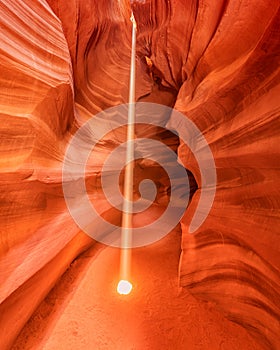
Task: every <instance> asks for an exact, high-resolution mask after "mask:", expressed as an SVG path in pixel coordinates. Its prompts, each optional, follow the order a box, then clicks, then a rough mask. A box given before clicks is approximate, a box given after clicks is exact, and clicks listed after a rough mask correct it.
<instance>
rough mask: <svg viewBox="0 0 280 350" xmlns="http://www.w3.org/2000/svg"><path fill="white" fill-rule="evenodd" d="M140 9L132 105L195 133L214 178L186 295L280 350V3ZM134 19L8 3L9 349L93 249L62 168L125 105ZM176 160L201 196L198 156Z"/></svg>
mask: <svg viewBox="0 0 280 350" xmlns="http://www.w3.org/2000/svg"><path fill="white" fill-rule="evenodd" d="M133 9H134V14H135V17H136V20H137V23H138V34H137V35H138V36H137V99H138V100H140V101H152V102H158V103H162V104H166V105H169V106H175V108H176V109H178V110H179V111H181V112H183V113H184V114H185V115H186V116H187V117H188V118H190V119H191V120H192V121H193V122H195V124H196V125H197V126H198V127H199V129H200V130H201V132H202V133H203V135H204V136H205V138H206V140H207V142H208V144H209V145H210V147H211V150H212V152H213V155H214V159H215V163H216V167H217V177H218V181H217V191H216V197H215V201H214V204H213V207H212V210H211V212H210V215H209V216H208V218H207V220H206V221H205V223H204V224H203V226H202V227H201V228H200V229H199V230H198V231H197V232H195V233H194V234H189V233H188V225H189V222H190V219H191V217H192V214H193V213H194V211H195V209H196V206H197V202H198V199H199V196H200V189H198V190H197V191H196V193H195V195H194V197H193V199H192V202H191V205H190V207H189V208H188V210H187V212H186V215H185V216H184V218H183V220H182V231H183V233H182V255H181V263H180V281H181V285H182V286H183V287H186V288H188V289H189V290H190V291H191V292H192V293H193V295H195V296H196V297H198V298H202V299H203V300H207V301H210V302H213V303H215V304H216V305H217V308H218V309H220V310H221V312H222V313H223V314H224V315H225V316H226V317H228V318H229V319H230V320H233V321H234V322H237V323H239V324H241V325H242V326H244V327H245V328H246V329H247V330H248V331H249V332H251V333H252V335H253V336H255V337H257V338H258V340H259V341H260V343H261V344H263V346H264V348H267V349H271V348H272V349H277V348H278V347H279V346H280V340H279V335H278V333H279V319H280V317H279V315H280V310H279V305H280V297H279V287H280V286H279V284H280V280H279V268H280V266H279V248H280V246H279V239H278V236H279V206H280V203H279V189H278V188H277V187H276V181H277V179H278V177H279V164H278V163H279V151H278V148H279V147H278V142H277V141H278V135H279V93H280V86H279V81H280V79H279V53H280V52H279V47H280V45H279V44H280V43H279V23H280V18H279V2H278V1H276V0H273V1H270V2H269V3H268V2H267V1H264V0H259V1H256V0H244V1H242V2H240V1H235V0H228V1H226V0H219V1H215V2H213V1H208V0H205V1H199V2H198V1H183V0H171V1H157V0H147V1H145V2H144V3H143V2H141V1H134V2H133ZM129 16H130V11H129V3H128V2H125V1H123V2H118V3H117V2H116V1H108V0H102V1H101V0H100V1H97V0H89V1H86V0H79V1H77V0H76V1H74V0H71V1H67V2H65V1H63V0H48V1H45V0H41V1H35V0H22V1H21V4H19V2H18V1H17V0H2V2H1V4H0V20H1V31H0V36H1V40H0V48H1V51H0V55H1V60H0V62H1V63H0V64H1V70H0V113H1V124H0V130H1V138H0V150H1V155H2V157H1V160H0V162H1V163H0V166H1V168H0V190H1V195H0V196H1V201H0V217H1V246H0V252H1V256H0V272H1V289H0V290H1V293H0V296H1V300H0V302H2V304H1V305H0V314H1V315H2V316H0V317H2V319H1V324H2V325H3V324H5V327H0V338H1V339H2V343H3V346H2V348H3V349H5V348H7V349H8V348H9V346H10V345H11V343H12V342H13V339H14V338H15V336H16V335H17V333H18V332H19V330H20V329H21V327H22V326H23V325H24V323H25V322H26V320H27V319H28V317H29V316H30V315H31V314H32V312H33V310H34V309H35V308H36V306H37V305H38V304H39V303H40V301H41V300H42V299H43V298H44V296H45V295H46V293H47V292H48V291H49V289H50V288H51V287H52V286H53V284H54V283H55V281H56V280H57V278H59V276H60V275H61V274H62V273H63V271H64V270H65V269H66V268H67V266H68V264H69V263H70V262H71V260H72V259H74V257H75V256H76V255H77V254H78V253H79V252H80V251H81V250H82V249H85V248H86V247H87V246H89V245H90V244H92V240H91V239H90V238H88V237H87V236H86V235H84V234H82V233H79V230H78V228H77V227H76V225H75V224H73V221H72V219H71V217H70V215H69V214H68V212H67V209H66V206H65V203H64V199H63V194H62V189H61V164H62V160H63V155H64V151H65V147H66V145H67V142H68V140H69V138H70V136H71V134H72V133H73V132H74V130H75V129H76V128H77V126H79V125H80V124H81V123H82V122H83V121H84V120H86V119H87V118H88V117H90V116H92V114H94V113H96V112H98V111H101V110H104V109H106V108H107V107H110V106H114V105H118V104H120V103H123V102H127V98H128V81H129V60H130V44H131V41H130V40H131V39H130V32H131V22H130V21H129ZM145 56H146V57H147V58H148V59H149V60H150V66H149V65H148V64H147V62H149V60H147V58H145ZM179 154H180V156H181V158H182V160H183V162H184V165H185V167H186V168H187V169H189V170H191V171H192V173H193V174H194V176H195V177H196V181H197V183H198V186H200V175H199V171H198V167H197V164H196V162H195V159H194V157H193V155H192V154H191V153H190V151H189V150H188V148H186V147H185V146H184V145H181V146H180V148H179ZM36 276H37V277H36ZM32 281H33V282H34V283H33V282H32ZM35 283H36V288H37V289H36V288H35V289H34V290H38V294H37V293H34V295H35V294H36V295H37V298H35V297H32V298H29V296H30V289H32V290H33V288H32V285H35ZM38 286H40V287H38ZM25 287H26V288H25ZM38 288H39V289H38ZM32 295H33V294H32ZM30 300H31V301H30ZM12 305H18V307H12ZM22 305H24V307H23V306H22ZM1 311H2V312H1ZM15 315H17V316H16V317H17V318H16V326H14V327H13V324H14V323H15V321H14V320H15ZM1 332H2V333H1Z"/></svg>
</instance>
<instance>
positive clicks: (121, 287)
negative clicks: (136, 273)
mask: <svg viewBox="0 0 280 350" xmlns="http://www.w3.org/2000/svg"><path fill="white" fill-rule="evenodd" d="M131 290H132V284H131V283H130V282H129V281H126V280H120V281H119V283H118V287H117V291H118V293H119V294H124V295H127V294H129V293H130V292H131Z"/></svg>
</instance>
